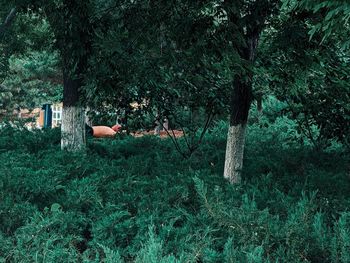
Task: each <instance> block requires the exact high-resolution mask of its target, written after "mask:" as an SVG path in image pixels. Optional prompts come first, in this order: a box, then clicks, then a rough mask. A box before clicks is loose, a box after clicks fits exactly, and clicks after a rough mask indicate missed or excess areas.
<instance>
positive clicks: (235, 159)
mask: <svg viewBox="0 0 350 263" xmlns="http://www.w3.org/2000/svg"><path fill="white" fill-rule="evenodd" d="M259 32H260V31H259V29H258V27H256V28H253V29H252V31H249V32H248V33H247V35H246V44H247V45H246V47H244V48H243V49H241V50H240V55H241V57H242V58H243V59H244V60H246V61H248V62H250V63H251V64H252V65H253V63H254V60H255V57H256V49H257V46H258V40H259V34H260V33H259ZM252 79H253V72H252V71H250V72H248V73H246V74H245V75H243V76H239V75H236V76H235V79H234V83H233V88H232V93H231V109H230V127H229V129H228V134H227V146H226V155H225V168H224V169H225V170H224V177H225V178H227V179H228V180H229V181H230V182H231V183H233V184H239V183H240V182H241V180H242V168H243V156H244V145H245V134H246V127H247V122H248V115H249V109H250V105H251V102H252V99H253V92H252V84H253V81H252Z"/></svg>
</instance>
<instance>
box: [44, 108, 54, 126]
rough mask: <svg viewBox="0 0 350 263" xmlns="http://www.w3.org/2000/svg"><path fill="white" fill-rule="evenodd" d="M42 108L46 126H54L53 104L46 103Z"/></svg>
mask: <svg viewBox="0 0 350 263" xmlns="http://www.w3.org/2000/svg"><path fill="white" fill-rule="evenodd" d="M42 109H43V110H44V128H51V127H52V109H51V104H49V103H46V104H44V105H43V107H42Z"/></svg>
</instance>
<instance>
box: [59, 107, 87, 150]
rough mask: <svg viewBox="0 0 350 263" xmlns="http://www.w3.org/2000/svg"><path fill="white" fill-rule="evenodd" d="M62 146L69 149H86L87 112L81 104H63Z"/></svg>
mask: <svg viewBox="0 0 350 263" xmlns="http://www.w3.org/2000/svg"><path fill="white" fill-rule="evenodd" d="M61 133H62V136H61V148H62V150H68V151H79V150H82V149H84V147H85V143H86V139H85V113H84V109H83V108H82V107H79V106H63V110H62V126H61Z"/></svg>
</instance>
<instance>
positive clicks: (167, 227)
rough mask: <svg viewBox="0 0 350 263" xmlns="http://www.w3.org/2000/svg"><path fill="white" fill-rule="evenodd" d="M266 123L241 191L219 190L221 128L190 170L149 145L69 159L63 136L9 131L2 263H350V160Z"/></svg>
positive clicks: (186, 162) (252, 147) (255, 130)
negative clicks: (63, 144) (62, 139)
mask: <svg viewBox="0 0 350 263" xmlns="http://www.w3.org/2000/svg"><path fill="white" fill-rule="evenodd" d="M266 122H267V123H268V124H269V125H268V126H266V127H265V126H263V127H260V126H259V125H260V124H259V123H253V124H252V125H251V126H250V130H249V133H248V136H249V137H248V140H247V142H248V143H247V154H246V159H245V169H244V178H245V180H244V182H243V184H242V185H241V186H232V185H229V184H228V183H227V182H226V181H225V180H224V179H223V178H222V171H223V160H224V154H225V146H226V143H225V137H226V130H225V127H226V124H225V123H224V122H219V123H218V124H217V125H216V127H215V128H214V129H212V130H210V132H209V133H208V134H207V136H206V137H205V139H204V141H203V144H202V145H201V146H200V148H199V149H198V151H196V152H195V153H194V154H193V155H192V156H191V157H190V158H188V159H184V158H183V157H182V156H181V155H180V154H179V153H178V152H177V151H176V150H175V147H174V146H173V145H172V144H171V142H170V141H169V140H167V139H160V138H156V137H151V136H148V137H147V136H146V137H142V138H136V139H135V138H132V137H128V136H126V137H123V138H116V139H107V140H101V139H93V140H91V141H89V144H88V149H87V151H86V152H78V153H68V152H64V151H60V147H59V131H57V130H47V131H34V132H27V131H20V130H18V129H12V128H6V129H1V130H0V146H1V148H0V162H1V164H2V165H1V166H0V200H1V202H0V222H1V225H0V262H35V261H40V262H254V263H255V262H305V261H308V262H349V261H350V255H349V252H348V251H350V249H349V246H350V242H349V240H350V237H349V231H350V216H349V213H348V207H349V204H350V194H349V191H348V189H349V187H350V180H349V174H348V166H347V165H348V163H347V160H348V157H349V156H348V154H347V153H346V152H344V151H343V150H342V148H341V147H340V146H339V147H336V148H333V149H331V150H327V151H320V150H319V149H314V148H312V147H311V146H310V145H308V144H304V143H303V142H301V141H300V140H299V137H298V136H299V135H298V134H297V133H295V132H294V131H293V130H294V128H293V127H294V126H293V123H292V122H289V121H284V120H283V119H279V118H277V119H274V120H272V121H271V120H267V121H266ZM179 142H180V143H184V142H183V141H181V140H180V141H179Z"/></svg>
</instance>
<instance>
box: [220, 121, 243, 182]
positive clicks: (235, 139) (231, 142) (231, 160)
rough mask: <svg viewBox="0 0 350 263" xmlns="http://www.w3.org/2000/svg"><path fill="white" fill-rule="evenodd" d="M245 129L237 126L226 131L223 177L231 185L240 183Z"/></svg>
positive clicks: (240, 125) (241, 125)
mask: <svg viewBox="0 0 350 263" xmlns="http://www.w3.org/2000/svg"><path fill="white" fill-rule="evenodd" d="M246 127H247V124H239V125H236V126H230V127H229V129H228V134H227V145H226V156H225V169H224V177H225V178H226V179H228V180H229V181H230V182H231V183H232V184H239V183H240V182H241V172H242V168H243V154H244V145H245V132H246Z"/></svg>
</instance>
